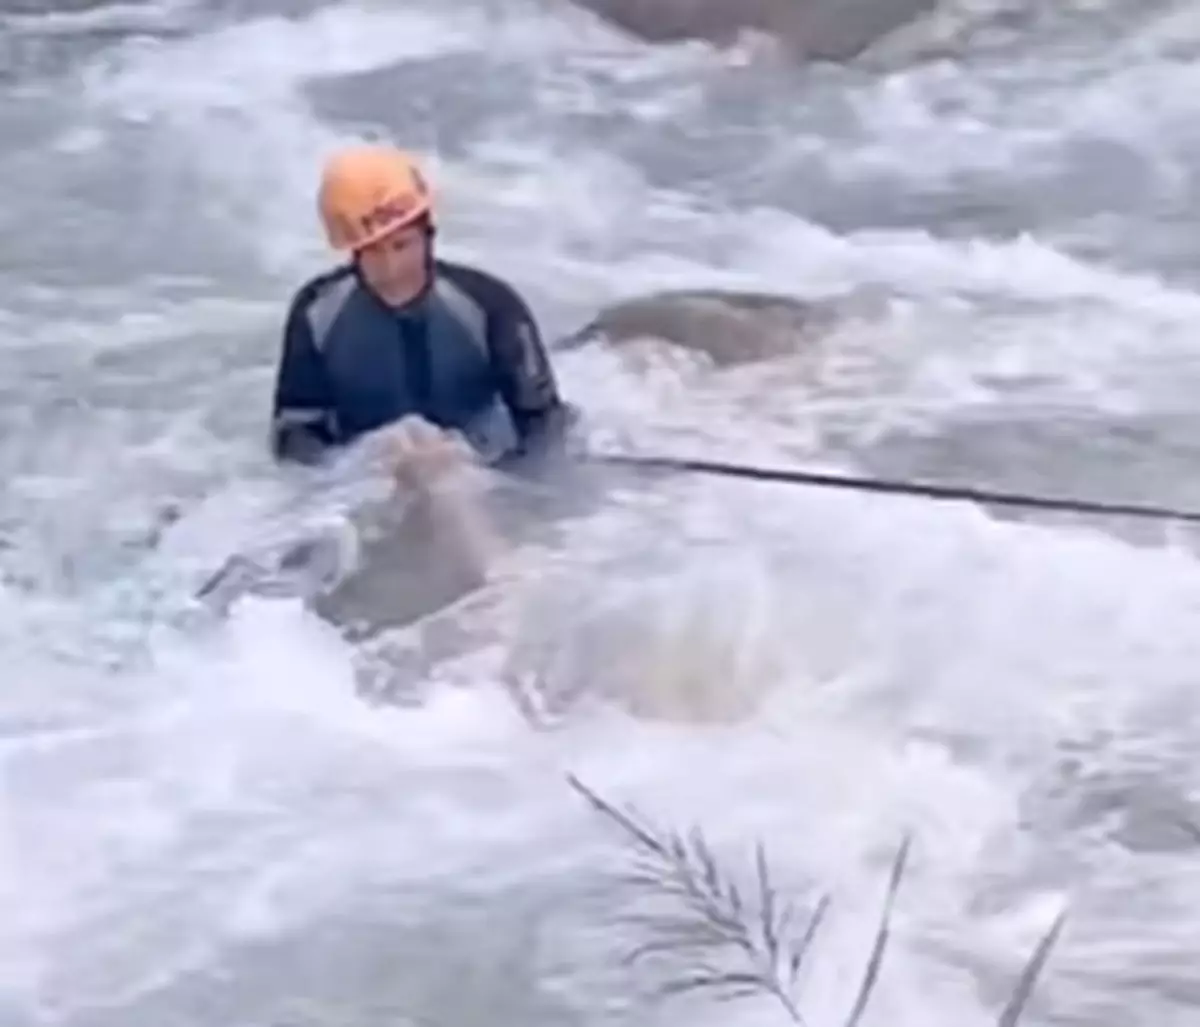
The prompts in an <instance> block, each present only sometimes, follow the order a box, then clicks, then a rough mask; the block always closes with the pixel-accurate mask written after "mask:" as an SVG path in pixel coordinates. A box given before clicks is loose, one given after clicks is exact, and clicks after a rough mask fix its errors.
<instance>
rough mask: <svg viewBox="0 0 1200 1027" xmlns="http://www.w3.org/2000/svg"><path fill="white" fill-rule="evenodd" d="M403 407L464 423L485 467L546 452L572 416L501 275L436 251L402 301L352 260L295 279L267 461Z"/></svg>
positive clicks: (299, 456) (339, 438)
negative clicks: (396, 303) (425, 278)
mask: <svg viewBox="0 0 1200 1027" xmlns="http://www.w3.org/2000/svg"><path fill="white" fill-rule="evenodd" d="M406 414H420V415H421V416H423V417H425V418H426V419H427V420H429V421H432V422H433V423H434V424H437V425H439V426H441V427H443V428H447V429H457V430H459V431H461V432H462V433H463V434H464V435H465V436H466V437H467V440H468V441H469V442H471V444H472V445H473V446H474V447H475V449H476V450H477V451H478V452H479V453H480V455H481V456H482V458H483V459H484V460H485V461H486V462H488V463H490V464H499V463H503V462H505V461H506V460H508V459H509V458H511V457H518V456H522V455H525V454H528V453H529V452H531V451H534V450H541V449H544V448H545V446H546V444H547V443H548V442H551V441H554V440H556V439H557V438H559V437H560V436H561V434H562V431H563V430H564V428H565V426H566V425H567V424H568V423H569V421H570V420H571V411H570V408H568V407H567V405H566V404H564V403H563V402H562V400H561V398H560V397H559V393H558V388H557V385H556V384H555V381H554V375H553V372H552V370H551V368H550V362H549V360H548V358H547V356H546V350H545V347H544V345H543V343H542V340H541V337H540V334H539V332H538V329H537V325H536V323H535V322H534V320H533V316H532V315H531V314H530V312H529V309H528V307H527V306H526V305H525V303H524V302H523V301H522V299H521V298H520V296H518V295H517V293H516V292H515V291H514V290H513V289H512V288H511V287H510V286H508V285H507V284H505V283H504V282H502V281H500V280H499V279H498V278H495V277H493V276H491V275H488V274H485V273H484V272H482V271H478V270H476V269H474V268H468V267H464V266H462V265H458V264H450V263H448V262H445V261H440V260H439V261H437V262H435V276H434V283H433V286H432V287H431V288H430V289H429V290H428V291H427V292H426V293H425V294H424V295H423V296H422V297H420V298H419V299H417V300H415V301H414V302H413V303H411V304H409V305H408V306H407V307H405V308H403V309H402V310H394V309H392V308H390V307H388V306H387V305H385V304H384V303H383V302H381V301H380V300H379V299H378V298H377V297H376V296H375V294H374V293H372V292H371V291H370V290H369V289H368V288H367V287H366V286H365V285H364V284H363V283H362V281H361V280H360V279H359V277H358V274H357V272H356V271H355V270H354V268H353V267H351V266H347V267H341V268H338V269H337V270H336V271H333V272H331V273H329V274H325V275H321V276H320V277H318V278H315V279H313V280H312V281H310V282H308V283H307V284H306V285H304V286H303V287H302V288H301V289H300V290H299V292H298V293H297V294H296V296H295V298H294V299H293V300H292V304H291V307H290V309H289V311H288V317H287V324H286V327H285V329H284V340H283V353H282V356H281V358H280V363H279V372H278V377H277V379H276V385H275V398H274V406H273V417H272V430H271V443H272V451H273V452H274V454H275V456H276V458H277V459H281V460H297V461H300V462H303V463H312V462H315V461H316V460H318V459H320V458H321V456H322V455H323V454H324V452H325V451H327V450H328V449H329V448H330V447H336V446H340V445H344V444H346V443H349V442H352V441H353V440H354V439H356V438H357V437H358V436H360V435H362V434H363V433H365V432H369V431H372V430H374V429H375V428H379V427H381V426H382V425H385V424H389V423H391V422H393V421H397V420H399V419H400V418H402V417H404V416H405V415H406Z"/></svg>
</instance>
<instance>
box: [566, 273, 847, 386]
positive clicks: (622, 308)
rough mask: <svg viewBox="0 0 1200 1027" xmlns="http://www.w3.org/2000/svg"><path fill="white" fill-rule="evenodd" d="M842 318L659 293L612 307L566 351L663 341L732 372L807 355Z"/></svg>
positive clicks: (823, 308)
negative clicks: (758, 363) (591, 344)
mask: <svg viewBox="0 0 1200 1027" xmlns="http://www.w3.org/2000/svg"><path fill="white" fill-rule="evenodd" d="M837 317H838V312H837V311H836V310H835V309H834V306H833V305H832V304H830V303H816V302H807V301H804V300H800V299H796V298H794V297H791V296H782V295H774V294H771V293H753V292H732V291H722V290H719V289H697V290H680V291H676V292H659V293H652V294H650V295H648V296H639V297H636V298H634V299H629V300H624V301H622V302H620V303H616V304H614V305H613V306H610V307H607V308H606V309H604V310H602V311H601V312H600V313H599V314H598V315H597V316H596V317H595V318H594V319H593V320H592V321H590V322H588V324H586V325H584V326H583V328H581V329H579V331H577V332H575V333H574V334H573V335H571V336H570V338H568V339H566V340H564V341H563V343H562V344H561V346H562V348H565V349H570V348H573V347H576V346H581V345H583V344H584V343H587V342H590V341H593V340H595V339H598V338H603V339H604V340H605V341H606V342H608V343H610V344H613V345H622V344H626V343H631V342H636V341H639V340H643V339H659V340H662V341H664V342H668V343H671V344H672V345H675V346H679V347H681V348H683V349H688V350H691V351H693V352H697V353H703V354H705V355H706V356H708V357H709V358H710V359H711V360H712V362H713V363H714V364H715V365H717V366H718V367H729V366H736V365H739V364H748V363H753V362H755V361H760V360H773V359H778V358H782V357H787V356H792V355H795V354H797V353H800V352H803V351H804V350H805V349H806V348H807V347H808V346H810V345H811V344H812V343H813V342H815V341H816V340H817V339H818V338H819V337H820V336H822V335H823V334H825V333H826V332H828V331H829V330H830V329H832V328H833V327H834V325H835V324H836V322H837Z"/></svg>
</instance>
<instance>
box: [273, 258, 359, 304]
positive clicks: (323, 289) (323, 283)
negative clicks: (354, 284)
mask: <svg viewBox="0 0 1200 1027" xmlns="http://www.w3.org/2000/svg"><path fill="white" fill-rule="evenodd" d="M353 274H354V267H353V265H351V264H342V265H340V266H339V267H335V268H333V269H331V270H329V271H322V272H321V273H320V274H318V275H313V277H311V278H309V279H308V280H307V281H306V282H304V283H303V284H302V285H301V286H300V287H299V288H298V289H296V291H295V292H294V293H293V294H292V300H291V303H290V304H289V305H288V306H289V309H290V310H292V311H293V312H301V311H304V310H307V309H308V308H309V307H311V306H312V305H313V304H314V303H315V302H316V301H317V300H319V299H320V298H321V297H322V296H324V295H326V294H327V293H328V292H329V290H330V289H332V288H333V287H334V286H337V285H339V284H342V283H345V282H346V281H347V279H350V278H351V276H352V275H353Z"/></svg>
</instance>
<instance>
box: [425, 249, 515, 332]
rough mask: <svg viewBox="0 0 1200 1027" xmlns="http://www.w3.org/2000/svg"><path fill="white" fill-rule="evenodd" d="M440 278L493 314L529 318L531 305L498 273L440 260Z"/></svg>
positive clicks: (436, 269) (435, 266) (438, 262)
mask: <svg viewBox="0 0 1200 1027" xmlns="http://www.w3.org/2000/svg"><path fill="white" fill-rule="evenodd" d="M434 271H435V273H436V274H437V276H438V278H440V279H442V280H444V281H447V282H449V283H450V284H451V285H454V286H457V287H458V288H459V289H461V290H462V291H463V292H465V293H466V294H467V295H468V296H470V297H471V298H472V299H473V300H475V302H476V303H478V304H479V305H480V306H481V307H483V308H484V310H485V311H487V313H488V315H489V316H491V317H514V316H516V317H523V318H528V317H530V313H529V307H528V305H527V304H526V302H525V299H524V298H523V297H522V296H521V294H520V293H519V292H517V290H516V288H515V287H514V286H513V285H512V284H511V283H510V282H507V281H505V280H504V279H503V278H501V277H500V276H499V275H496V274H493V273H492V272H490V271H484V270H483V269H482V268H479V267H475V266H474V265H471V264H460V263H457V262H455V261H449V260H442V259H440V258H439V259H437V260H435V261H434Z"/></svg>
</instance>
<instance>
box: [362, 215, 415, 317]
mask: <svg viewBox="0 0 1200 1027" xmlns="http://www.w3.org/2000/svg"><path fill="white" fill-rule="evenodd" d="M428 246H429V238H428V231H427V229H426V227H425V226H424V225H420V224H418V225H406V226H405V227H404V228H398V229H396V230H395V231H394V232H389V233H388V234H387V235H385V236H384V237H383V238H382V239H377V240H376V241H375V242H373V243H371V245H370V246H366V247H364V248H363V249H361V250H359V251H358V267H359V271H360V273H361V274H362V276H363V279H364V280H365V281H366V283H367V285H369V286H370V287H371V289H372V291H373V292H374V293H375V294H376V295H377V296H378V297H379V298H380V299H381V300H383V301H384V303H387V304H390V305H392V306H402V305H403V304H405V303H407V302H408V301H409V300H411V299H413V298H414V297H415V296H416V295H417V294H418V293H420V292H421V291H422V290H423V289H424V288H425V284H426V282H425V279H426V276H427V274H428V261H427V250H428Z"/></svg>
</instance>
